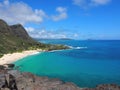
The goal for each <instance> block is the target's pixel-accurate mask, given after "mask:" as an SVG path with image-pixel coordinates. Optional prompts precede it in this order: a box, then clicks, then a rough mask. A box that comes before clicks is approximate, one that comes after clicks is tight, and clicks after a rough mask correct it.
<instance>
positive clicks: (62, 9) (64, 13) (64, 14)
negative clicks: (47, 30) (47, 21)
mask: <svg viewBox="0 0 120 90" xmlns="http://www.w3.org/2000/svg"><path fill="white" fill-rule="evenodd" d="M56 11H57V12H58V13H59V14H58V15H52V19H53V20H54V21H59V20H63V19H66V18H67V16H68V15H67V8H65V7H57V8H56Z"/></svg>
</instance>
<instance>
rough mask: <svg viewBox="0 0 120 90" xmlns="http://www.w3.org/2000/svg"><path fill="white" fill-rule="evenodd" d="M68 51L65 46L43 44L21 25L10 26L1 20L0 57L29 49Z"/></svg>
mask: <svg viewBox="0 0 120 90" xmlns="http://www.w3.org/2000/svg"><path fill="white" fill-rule="evenodd" d="M38 48H41V49H46V50H53V49H66V48H67V47H66V46H63V45H48V44H42V43H39V42H37V41H35V40H34V39H32V38H31V37H30V36H29V35H28V33H27V32H26V30H25V29H24V27H23V26H22V25H21V24H16V25H12V26H9V25H8V24H7V23H6V22H5V21H4V20H1V19H0V56H2V55H3V54H6V53H12V52H16V51H23V50H29V49H38Z"/></svg>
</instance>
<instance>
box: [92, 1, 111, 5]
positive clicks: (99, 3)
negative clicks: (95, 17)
mask: <svg viewBox="0 0 120 90" xmlns="http://www.w3.org/2000/svg"><path fill="white" fill-rule="evenodd" d="M110 1H111V0H91V2H92V3H93V4H94V5H105V4H107V3H109V2H110Z"/></svg>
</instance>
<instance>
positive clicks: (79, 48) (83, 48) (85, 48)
mask: <svg viewBox="0 0 120 90" xmlns="http://www.w3.org/2000/svg"><path fill="white" fill-rule="evenodd" d="M86 48H87V47H75V49H86Z"/></svg>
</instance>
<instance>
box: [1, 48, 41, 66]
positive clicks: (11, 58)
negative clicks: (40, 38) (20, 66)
mask: <svg viewBox="0 0 120 90" xmlns="http://www.w3.org/2000/svg"><path fill="white" fill-rule="evenodd" d="M39 52H42V50H41V49H39V50H28V51H23V52H16V53H12V54H5V55H4V56H3V57H1V58H0V65H3V64H9V63H12V62H15V61H17V60H19V59H21V58H24V57H26V56H29V55H33V54H37V53H39Z"/></svg>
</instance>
